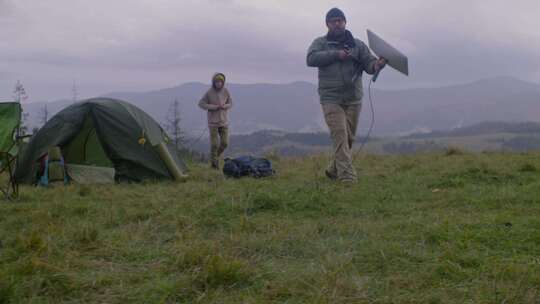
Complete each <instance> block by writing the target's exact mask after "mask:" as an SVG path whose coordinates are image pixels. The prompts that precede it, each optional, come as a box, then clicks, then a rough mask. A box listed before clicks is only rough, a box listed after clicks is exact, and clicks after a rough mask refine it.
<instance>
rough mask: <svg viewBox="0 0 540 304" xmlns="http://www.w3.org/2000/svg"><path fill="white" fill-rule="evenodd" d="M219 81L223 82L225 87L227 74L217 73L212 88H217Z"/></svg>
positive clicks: (213, 78)
mask: <svg viewBox="0 0 540 304" xmlns="http://www.w3.org/2000/svg"><path fill="white" fill-rule="evenodd" d="M218 80H221V81H223V86H225V80H226V77H225V74H223V73H215V74H214V76H212V87H213V88H215V85H214V84H215V82H216V81H218Z"/></svg>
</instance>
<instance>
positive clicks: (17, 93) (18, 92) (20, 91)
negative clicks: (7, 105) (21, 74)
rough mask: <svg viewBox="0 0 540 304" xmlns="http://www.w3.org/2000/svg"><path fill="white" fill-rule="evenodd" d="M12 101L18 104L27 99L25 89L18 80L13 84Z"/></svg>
mask: <svg viewBox="0 0 540 304" xmlns="http://www.w3.org/2000/svg"><path fill="white" fill-rule="evenodd" d="M13 99H15V102H18V103H21V102H23V101H26V100H27V99H28V94H26V89H25V88H24V86H23V84H22V83H21V82H20V81H19V80H17V83H16V84H15V89H14V90H13Z"/></svg>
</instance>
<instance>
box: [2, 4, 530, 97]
mask: <svg viewBox="0 0 540 304" xmlns="http://www.w3.org/2000/svg"><path fill="white" fill-rule="evenodd" d="M333 6H337V7H340V8H342V9H343V11H344V12H345V14H346V16H347V21H348V22H347V26H348V28H349V29H350V30H351V32H352V33H353V34H354V35H355V36H356V37H357V38H359V39H361V40H364V41H366V29H368V28H369V29H371V30H373V31H374V32H376V33H378V34H379V35H380V36H381V37H383V38H384V39H385V40H387V41H388V42H390V43H391V44H393V45H394V46H396V47H397V48H399V49H400V50H402V52H403V53H405V54H406V55H407V56H408V57H409V68H410V72H411V76H410V77H404V76H402V75H400V74H398V73H397V72H394V71H390V69H388V70H385V72H384V74H383V75H381V78H380V81H379V82H378V83H377V85H378V86H380V87H383V88H404V87H421V86H438V85H445V84H452V83H462V82H467V81H472V80H477V79H481V78H487V77H492V76H500V75H506V76H514V77H519V78H521V79H524V80H528V81H533V82H540V31H539V30H538V29H540V18H538V16H539V14H540V1H538V0H515V1H512V2H509V1H507V0H506V1H502V0H490V1H485V0H452V1H450V0H447V1H442V0H407V1H399V0H394V1H389V0H379V1H373V0H351V1H326V0H300V1H290V0H287V1H286V0H282V1H278V0H275V1H270V0H268V1H263V0H92V1H88V0H47V1H43V0H0V99H6V98H10V97H11V96H12V91H13V86H14V84H15V82H16V81H17V80H20V81H21V82H22V83H23V84H24V86H25V87H26V89H27V92H28V94H29V95H30V100H31V101H42V100H52V99H58V98H70V96H71V95H72V93H71V91H72V87H73V82H74V81H75V82H76V84H77V88H78V92H79V95H80V96H81V97H91V96H95V95H99V94H103V93H107V92H111V91H145V90H151V89H160V88H165V87H171V86H175V85H178V84H180V83H184V82H189V81H203V82H208V81H209V78H210V76H211V74H212V73H213V72H215V71H223V72H224V73H226V74H227V75H228V80H229V81H230V82H234V83H255V82H257V83H258V82H271V83H286V82H291V81H296V80H304V81H310V82H316V70H315V69H312V68H308V67H306V65H305V53H306V50H307V48H308V46H309V44H310V43H311V42H312V41H313V39H314V38H315V37H317V36H322V35H324V34H325V33H326V27H325V23H324V15H325V14H326V12H327V11H328V9H330V8H331V7H333Z"/></svg>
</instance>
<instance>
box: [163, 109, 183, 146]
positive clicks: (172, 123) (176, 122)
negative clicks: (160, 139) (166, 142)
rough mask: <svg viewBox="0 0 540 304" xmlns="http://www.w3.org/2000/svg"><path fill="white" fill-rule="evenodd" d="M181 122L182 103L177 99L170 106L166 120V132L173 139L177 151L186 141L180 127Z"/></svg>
mask: <svg viewBox="0 0 540 304" xmlns="http://www.w3.org/2000/svg"><path fill="white" fill-rule="evenodd" d="M180 122H181V117H180V103H179V102H178V99H175V100H174V102H172V103H171V105H170V106H169V111H168V113H167V117H166V118H165V130H167V132H168V133H169V135H170V136H171V137H172V140H173V143H174V146H175V147H176V150H179V149H180V148H181V147H182V144H183V143H184V141H185V134H184V131H183V130H182V128H181V127H180Z"/></svg>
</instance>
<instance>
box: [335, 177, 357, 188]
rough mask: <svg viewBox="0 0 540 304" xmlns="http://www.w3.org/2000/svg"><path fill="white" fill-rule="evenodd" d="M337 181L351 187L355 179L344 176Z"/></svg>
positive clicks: (354, 183) (355, 181)
mask: <svg viewBox="0 0 540 304" xmlns="http://www.w3.org/2000/svg"><path fill="white" fill-rule="evenodd" d="M339 182H340V183H341V184H342V185H344V186H346V187H352V186H354V185H356V183H357V180H355V179H350V178H346V179H340V180H339Z"/></svg>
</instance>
